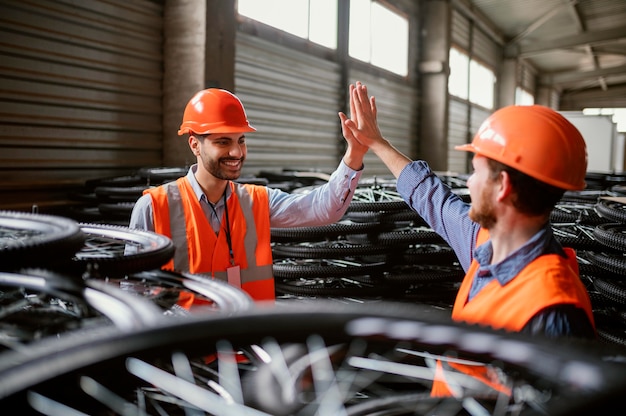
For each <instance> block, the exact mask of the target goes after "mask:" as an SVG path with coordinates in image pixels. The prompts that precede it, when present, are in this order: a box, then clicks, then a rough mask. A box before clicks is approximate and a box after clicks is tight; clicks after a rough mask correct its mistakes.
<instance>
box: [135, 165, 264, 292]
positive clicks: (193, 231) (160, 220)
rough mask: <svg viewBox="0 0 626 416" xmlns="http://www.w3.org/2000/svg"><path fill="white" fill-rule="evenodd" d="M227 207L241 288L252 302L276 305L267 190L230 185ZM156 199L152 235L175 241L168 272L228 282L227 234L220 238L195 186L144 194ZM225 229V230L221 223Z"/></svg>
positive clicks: (183, 182) (182, 181)
mask: <svg viewBox="0 0 626 416" xmlns="http://www.w3.org/2000/svg"><path fill="white" fill-rule="evenodd" d="M230 190H231V194H230V197H229V198H228V200H227V201H226V209H228V217H229V223H230V230H229V232H230V238H231V242H232V247H233V255H234V261H235V264H236V265H238V266H239V267H240V270H241V271H240V273H241V288H242V289H243V290H244V291H245V292H247V293H248V294H249V295H250V296H251V297H252V298H253V299H254V300H258V301H264V300H274V299H275V296H276V295H275V292H274V275H273V269H272V266H273V259H272V248H271V245H270V243H271V233H270V215H269V198H268V195H267V190H266V189H265V187H263V186H257V185H252V184H239V183H235V182H230ZM145 193H149V194H150V196H151V197H152V206H153V212H154V230H155V232H157V233H159V234H163V235H165V236H168V237H169V238H171V239H172V241H173V243H174V247H175V248H176V249H175V252H174V257H173V258H172V259H171V260H170V261H169V262H168V263H167V264H166V265H164V266H163V268H164V269H167V270H175V271H178V272H189V273H207V274H210V275H211V277H212V278H216V279H220V280H224V281H228V276H227V272H226V270H227V269H228V268H229V267H230V266H231V264H230V254H229V249H228V242H227V239H226V233H225V231H224V228H222V229H220V231H219V233H218V234H217V235H216V234H215V231H213V228H212V227H211V224H210V223H209V220H208V219H207V218H206V217H205V215H204V212H203V211H202V207H201V206H200V203H199V202H198V199H197V197H196V194H195V193H194V191H193V189H192V187H191V184H190V183H189V181H188V180H187V178H185V177H182V178H179V179H177V180H176V181H175V182H169V183H166V184H163V185H161V186H158V187H156V188H150V189H147V190H145V191H144V194H145ZM222 224H225V220H224V218H222Z"/></svg>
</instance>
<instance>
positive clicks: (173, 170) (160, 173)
mask: <svg viewBox="0 0 626 416" xmlns="http://www.w3.org/2000/svg"><path fill="white" fill-rule="evenodd" d="M188 171H189V168H187V167H182V166H171V167H169V166H162V167H145V168H141V169H139V170H138V171H137V175H139V176H140V177H142V178H143V179H144V180H145V182H146V183H147V184H148V185H153V186H154V185H160V184H162V183H165V182H169V181H174V180H176V179H178V178H180V177H182V176H185V175H186V174H187V172H188Z"/></svg>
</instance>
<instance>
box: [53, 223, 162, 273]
mask: <svg viewBox="0 0 626 416" xmlns="http://www.w3.org/2000/svg"><path fill="white" fill-rule="evenodd" d="M80 228H81V230H82V232H83V233H84V234H85V235H86V241H85V244H84V246H83V247H82V248H81V249H80V250H78V251H77V252H76V253H75V255H74V257H73V258H71V259H70V260H69V261H65V262H59V263H58V265H57V266H56V267H58V268H59V269H60V270H62V271H67V272H70V273H72V274H75V275H83V274H85V273H86V274H87V275H89V276H91V277H98V276H102V277H105V276H108V277H116V276H125V275H126V274H129V273H136V272H141V271H146V270H152V269H158V268H160V267H161V266H163V265H164V264H165V263H167V262H168V261H169V260H170V259H171V258H172V256H173V255H174V244H173V242H172V240H171V239H169V238H168V237H165V236H163V235H160V234H157V233H154V232H150V231H144V230H138V229H131V228H128V227H124V226H118V225H111V224H85V223H80Z"/></svg>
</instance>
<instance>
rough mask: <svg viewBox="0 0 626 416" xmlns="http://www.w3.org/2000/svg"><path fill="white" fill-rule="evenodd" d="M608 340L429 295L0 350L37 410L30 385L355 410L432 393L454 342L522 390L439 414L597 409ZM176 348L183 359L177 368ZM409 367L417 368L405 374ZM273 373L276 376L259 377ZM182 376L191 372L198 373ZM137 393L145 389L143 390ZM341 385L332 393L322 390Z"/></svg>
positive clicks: (59, 395)
mask: <svg viewBox="0 0 626 416" xmlns="http://www.w3.org/2000/svg"><path fill="white" fill-rule="evenodd" d="M293 344H296V348H295V349H296V350H297V349H298V348H297V347H298V346H302V347H303V348H304V351H305V356H304V358H305V359H306V360H303V361H302V360H296V361H293V360H292V359H290V358H289V357H288V356H287V355H288V354H286V353H283V351H286V350H287V349H289V348H290V345H293ZM254 346H259V347H260V348H261V349H262V350H263V352H264V353H265V355H268V358H269V360H268V361H263V360H260V359H259V360H255V361H254V362H252V364H254V365H253V366H252V367H251V366H249V365H248V366H237V365H236V364H235V362H234V360H233V355H234V354H235V353H236V351H245V350H248V349H251V348H250V347H254ZM606 347H607V346H603V345H599V344H588V343H577V342H575V341H574V340H572V341H571V342H563V341H560V342H556V341H554V340H547V339H535V338H533V339H531V338H528V337H524V336H522V334H511V333H505V332H500V331H491V330H488V329H487V328H483V327H478V326H468V325H463V324H459V323H454V322H452V321H450V320H449V319H447V318H444V315H442V314H441V310H440V309H438V308H432V307H429V308H426V307H418V306H417V305H405V304H403V305H396V304H392V303H379V304H369V305H354V304H350V305H345V304H344V305H339V304H337V303H326V302H318V303H317V304H316V305H315V307H313V305H311V304H307V305H299V306H296V305H294V304H292V305H290V306H289V307H287V306H285V307H283V308H281V309H276V308H260V309H255V310H252V311H248V312H246V313H242V314H236V315H233V316H229V317H200V316H199V317H195V318H190V319H184V320H167V321H165V322H162V323H160V324H159V325H157V326H154V327H150V328H144V329H142V330H139V331H136V332H133V333H121V332H120V331H114V330H111V329H110V328H108V329H102V328H98V329H95V330H94V331H92V332H91V333H89V334H88V336H84V335H83V336H81V337H65V338H63V339H59V340H55V341H54V342H42V343H39V344H37V345H34V346H33V348H29V349H27V350H25V351H20V352H11V353H9V354H7V356H5V357H3V358H4V359H3V360H0V405H2V406H3V407H4V408H6V409H14V411H16V412H18V413H19V414H20V415H29V414H34V413H35V412H34V411H33V408H32V407H31V405H32V406H35V405H36V404H37V403H38V402H37V401H35V400H32V399H33V397H34V398H37V399H39V400H42V398H47V399H48V400H51V401H54V402H56V403H61V404H62V405H64V406H67V407H69V408H73V409H76V410H77V411H82V412H83V413H84V414H86V415H104V414H111V413H112V410H115V409H116V408H119V407H120V406H122V405H123V407H124V408H125V409H127V410H128V409H131V410H132V409H135V410H136V411H137V412H139V411H141V410H142V409H141V408H140V407H139V406H143V405H144V404H146V405H149V404H151V403H152V402H151V401H149V400H147V399H146V400H144V401H142V400H141V398H142V397H143V398H153V397H150V396H146V394H153V393H158V394H159V398H160V399H162V403H164V404H167V405H169V406H173V407H175V408H176V409H178V412H177V413H168V414H182V412H183V409H184V408H189V407H190V406H191V407H194V408H197V409H202V410H203V411H205V412H208V413H210V414H215V415H226V414H233V413H235V414H247V413H246V412H248V413H251V414H257V415H258V414H262V415H267V414H272V415H281V414H283V413H279V412H273V411H272V410H273V409H278V410H279V411H280V410H281V409H283V412H285V411H289V412H290V413H289V414H291V415H304V414H311V413H309V412H310V411H312V410H313V411H315V410H316V409H317V410H318V412H317V414H320V415H322V416H329V415H335V414H342V413H344V414H349V411H350V407H351V406H352V405H359V404H361V405H362V406H363V403H366V402H368V401H369V400H370V399H371V400H372V401H378V400H379V399H380V398H381V397H385V396H386V395H388V394H389V390H388V388H386V386H388V385H393V386H399V385H402V386H403V387H404V393H406V394H409V393H417V395H416V397H423V396H422V395H421V394H419V393H425V392H427V391H428V390H427V388H428V384H427V382H425V381H426V380H425V379H424V376H422V375H421V374H422V372H421V371H419V370H420V369H422V368H425V367H424V366H423V365H422V364H421V362H422V361H423V358H422V357H426V358H429V357H442V354H446V352H449V351H456V352H457V353H458V355H457V359H466V360H471V361H475V362H480V363H486V364H489V365H492V366H493V367H494V368H497V369H499V370H500V371H501V372H502V374H503V375H505V376H506V377H509V378H510V379H511V382H512V386H513V387H514V388H515V389H516V390H515V391H516V394H515V395H514V397H515V402H513V398H511V403H510V408H509V409H508V411H506V412H504V411H502V410H507V409H506V408H505V409H502V408H498V407H497V406H496V405H497V404H500V402H498V401H497V400H498V398H497V397H495V398H494V397H484V396H468V397H465V398H463V399H455V398H447V399H433V402H432V404H433V405H438V406H437V409H438V412H437V414H439V415H441V416H452V415H463V414H467V413H466V412H464V406H463V405H464V404H466V403H467V400H470V401H472V404H474V405H476V404H478V405H480V406H481V407H482V409H483V410H485V411H487V410H494V408H495V409H496V410H500V412H494V413H485V414H503V415H513V414H516V415H517V414H519V415H539V414H542V415H552V416H565V415H568V416H572V415H585V414H590V413H596V414H598V413H599V414H602V413H603V412H608V411H609V409H615V407H613V406H616V405H617V406H618V405H620V404H621V403H622V400H623V399H622V394H623V389H624V384H625V381H624V377H623V372H624V363H623V361H621V358H622V357H623V355H622V354H619V353H617V351H619V350H617V349H614V348H606ZM301 351H302V349H301ZM296 352H297V351H296ZM207 354H209V355H211V356H214V357H217V362H216V364H217V368H215V369H214V370H211V368H213V367H207V364H200V365H196V364H195V363H196V359H197V358H198V357H201V361H202V362H206V359H205V358H202V357H206V356H207ZM251 356H252V355H250V357H251ZM297 357H298V355H297V354H296V358H297ZM181 359H182V360H184V361H183V365H182V368H181V366H178V368H177V365H176V362H179V361H180V360H181ZM172 361H174V363H172ZM281 361H282V362H284V363H287V365H288V366H290V367H292V369H294V370H297V372H296V373H292V374H294V378H287V379H285V378H282V377H280V376H279V375H278V374H280V373H279V372H276V371H272V370H271V369H269V370H268V365H267V363H268V362H272V363H273V362H276V363H280V362H281ZM300 362H308V363H309V364H307V365H305V366H303V367H300V368H293V365H292V364H293V363H296V364H298V363H300ZM264 363H266V364H264ZM192 364H194V365H193V366H191V365H192ZM229 366H230V367H229ZM253 367H254V368H253ZM185 368H186V369H187V370H185ZM218 369H219V371H218ZM322 370H323V372H322V373H321V374H322V375H320V373H319V372H320V371H322ZM400 370H402V371H400ZM409 370H410V371H412V373H411V375H409V374H407V373H406V371H409ZM189 371H191V372H189ZM341 371H343V373H341ZM268 373H269V374H271V375H272V377H270V378H269V380H270V382H266V383H262V384H261V385H259V383H254V381H255V380H259V379H261V380H262V378H259V377H261V376H262V375H264V374H268ZM185 374H188V375H185ZM339 374H342V375H343V376H347V377H349V380H354V382H352V383H340V382H339V381H341V380H345V379H343V378H338V375H339ZM177 375H178V377H177ZM201 375H202V377H201ZM307 375H308V377H303V376H307ZM187 377H196V378H197V382H198V383H199V384H196V383H195V382H194V381H193V379H192V378H187ZM204 377H208V378H204ZM249 378H251V380H250V379H249ZM287 380H290V382H291V380H296V381H297V383H296V384H295V385H293V384H290V383H285V381H287ZM303 382H304V383H303ZM255 384H256V385H258V387H259V388H260V389H262V392H263V394H265V395H266V396H268V397H274V398H277V399H280V401H276V400H272V401H270V403H271V405H272V406H273V407H272V408H271V409H267V408H264V407H263V404H259V403H255V402H254V400H253V399H252V397H251V396H252V393H251V392H249V391H247V390H243V389H242V388H240V387H238V386H243V385H245V386H250V385H255ZM287 384H290V385H292V387H295V392H296V393H297V394H296V396H295V397H296V400H297V401H296V402H294V401H293V400H291V401H289V400H287V398H286V397H285V396H284V395H283V393H286V390H283V388H282V387H281V386H283V385H287ZM175 386H180V387H181V388H176V387H175ZM214 386H217V388H215V387H214ZM91 387H98V388H94V389H92V388H91ZM246 388H247V387H246ZM141 391H143V392H144V394H143V395H140V396H139V397H137V394H138V393H140V392H141ZM153 396H154V394H153ZM333 397H334V398H336V400H334V401H330V402H328V401H325V400H323V398H333ZM512 397H513V396H512ZM107 398H108V399H107ZM165 399H167V400H165ZM209 399H210V400H209ZM116 402H119V403H116ZM407 403H408V402H407ZM419 403H420V401H416V402H413V403H412V404H413V406H412V407H411V409H413V412H411V413H382V412H384V411H390V409H394V408H395V409H397V407H395V406H397V403H396V404H392V403H390V404H389V406H391V407H387V406H383V407H382V408H380V407H378V406H379V405H380V404H381V403H380V401H378V402H377V403H376V405H377V406H376V408H377V412H379V413H375V414H412V415H420V414H422V415H426V414H432V413H431V412H430V411H426V410H424V413H422V412H421V410H419V409H420V408H419V407H417V406H418V404H419ZM331 404H332V405H333V406H331V407H330V408H326V407H324V405H331ZM448 404H455V405H456V406H455V409H450V410H448V411H446V412H444V409H446V405H448ZM459 405H461V406H459ZM181 406H182V408H181ZM325 409H326V410H325ZM355 410H356V409H355ZM228 412H230V413H228ZM259 412H261V413H259ZM609 413H610V412H609ZM161 414H165V413H161ZM357 414H358V413H357Z"/></svg>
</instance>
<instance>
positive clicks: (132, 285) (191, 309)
mask: <svg viewBox="0 0 626 416" xmlns="http://www.w3.org/2000/svg"><path fill="white" fill-rule="evenodd" d="M105 282H106V283H107V284H109V285H112V286H114V287H119V288H120V289H122V290H123V291H125V292H129V293H133V294H135V295H137V296H140V297H143V298H146V299H148V300H149V301H150V302H152V303H154V304H155V305H156V306H158V307H159V308H160V309H161V310H162V311H163V314H164V315H168V316H169V315H176V316H178V315H182V316H187V315H189V314H192V313H223V314H226V313H234V312H238V311H243V310H246V309H248V308H251V307H252V306H253V304H254V303H253V300H252V298H251V297H250V296H249V295H248V294H247V293H246V292H244V291H243V290H241V289H238V288H236V287H234V286H232V285H229V284H228V283H226V282H223V281H221V280H213V279H211V277H207V276H204V275H201V274H193V273H178V272H171V271H165V270H157V269H155V270H148V271H142V272H137V273H132V274H129V275H126V276H124V277H122V278H118V279H110V278H107V279H106V280H105Z"/></svg>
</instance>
